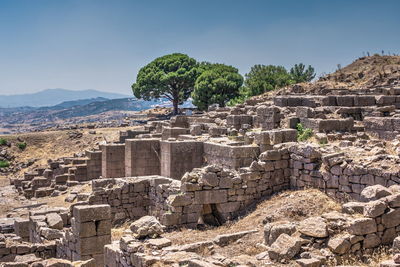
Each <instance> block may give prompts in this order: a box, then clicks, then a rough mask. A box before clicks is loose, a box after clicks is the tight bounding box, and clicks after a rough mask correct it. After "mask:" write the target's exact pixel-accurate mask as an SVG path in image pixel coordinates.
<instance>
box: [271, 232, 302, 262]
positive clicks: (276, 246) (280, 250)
mask: <svg viewBox="0 0 400 267" xmlns="http://www.w3.org/2000/svg"><path fill="white" fill-rule="evenodd" d="M301 244H302V241H301V240H300V239H299V238H297V237H291V236H290V235H287V234H281V235H280V236H279V237H278V239H276V241H275V242H274V243H273V244H272V245H271V248H270V250H269V251H268V255H269V257H270V259H271V260H274V261H280V260H283V259H286V260H291V259H293V257H294V256H296V255H297V254H298V253H299V251H300V248H301Z"/></svg>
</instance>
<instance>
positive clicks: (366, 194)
mask: <svg viewBox="0 0 400 267" xmlns="http://www.w3.org/2000/svg"><path fill="white" fill-rule="evenodd" d="M391 194H392V192H390V190H389V189H387V188H386V187H384V186H382V185H372V186H368V187H366V188H364V189H363V190H362V191H361V194H360V197H361V200H362V201H364V202H368V201H371V200H378V199H381V198H383V197H386V196H390V195H391Z"/></svg>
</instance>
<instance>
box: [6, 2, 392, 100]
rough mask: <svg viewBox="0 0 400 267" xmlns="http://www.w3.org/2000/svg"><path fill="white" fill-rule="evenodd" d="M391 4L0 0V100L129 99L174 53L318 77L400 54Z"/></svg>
mask: <svg viewBox="0 0 400 267" xmlns="http://www.w3.org/2000/svg"><path fill="white" fill-rule="evenodd" d="M399 11H400V1H397V0H380V1H369V0H329V1H328V0H326V1H323V0H319V1H317V0H302V1H300V0H275V1H274V0H259V1H257V0H242V1H238V0H213V1H212V0H210V1H208V0H202V1H191V0H159V1H156V0H146V1H144V0H143V1H134V0H130V1H124V0H112V1H111V0H35V1H33V0H0V38H1V41H0V94H14V93H28V92H36V91H39V90H43V89H47V88H66V89H73V90H82V89H98V90H102V91H111V92H118V93H125V94H130V92H131V91H130V85H131V84H132V82H134V81H135V78H136V74H137V72H138V70H139V69H140V67H142V66H144V65H145V64H147V63H148V62H150V61H151V60H153V59H154V58H156V57H158V56H162V55H164V54H168V53H173V52H182V53H187V54H188V55H190V56H192V57H194V58H196V59H197V60H199V61H211V62H220V63H225V64H229V65H233V66H235V67H237V68H239V70H240V72H241V73H242V74H245V73H247V72H248V71H249V69H250V67H251V66H252V65H254V64H274V65H283V66H285V67H287V68H290V67H291V66H292V65H294V64H295V63H299V62H303V63H305V64H311V65H313V66H314V67H315V69H316V70H317V72H318V74H321V73H323V72H325V73H328V72H331V71H334V70H335V68H336V65H337V64H341V65H342V66H344V65H347V64H349V63H350V62H352V61H353V60H354V59H355V58H357V57H360V56H362V55H363V52H366V51H369V52H370V53H374V52H380V51H382V50H384V51H385V52H391V53H400V15H399Z"/></svg>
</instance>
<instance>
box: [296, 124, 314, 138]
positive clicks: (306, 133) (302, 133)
mask: <svg viewBox="0 0 400 267" xmlns="http://www.w3.org/2000/svg"><path fill="white" fill-rule="evenodd" d="M296 128H297V141H299V142H302V141H306V140H308V139H310V138H311V137H312V135H313V131H312V129H310V128H304V126H303V124H301V123H298V124H297V126H296Z"/></svg>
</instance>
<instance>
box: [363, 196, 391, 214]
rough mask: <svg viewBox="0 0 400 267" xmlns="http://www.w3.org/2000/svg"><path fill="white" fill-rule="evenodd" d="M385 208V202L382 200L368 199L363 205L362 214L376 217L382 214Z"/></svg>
mask: <svg viewBox="0 0 400 267" xmlns="http://www.w3.org/2000/svg"><path fill="white" fill-rule="evenodd" d="M386 208H387V204H386V202H385V201H383V200H375V201H370V202H368V203H366V204H365V205H364V216H365V217H369V218H376V217H378V216H380V215H382V214H383V213H384V212H385V210H386Z"/></svg>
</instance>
